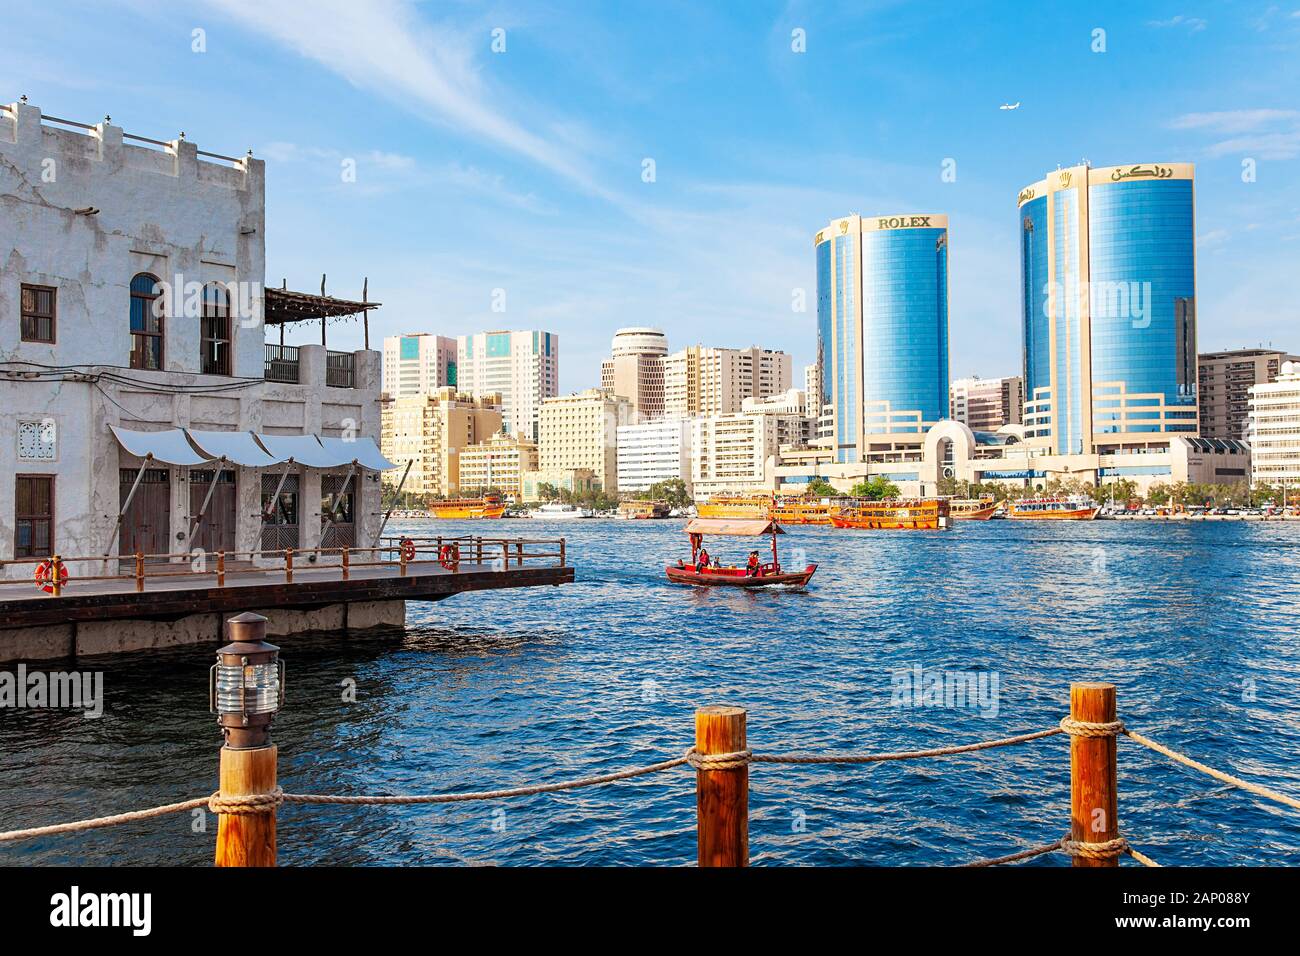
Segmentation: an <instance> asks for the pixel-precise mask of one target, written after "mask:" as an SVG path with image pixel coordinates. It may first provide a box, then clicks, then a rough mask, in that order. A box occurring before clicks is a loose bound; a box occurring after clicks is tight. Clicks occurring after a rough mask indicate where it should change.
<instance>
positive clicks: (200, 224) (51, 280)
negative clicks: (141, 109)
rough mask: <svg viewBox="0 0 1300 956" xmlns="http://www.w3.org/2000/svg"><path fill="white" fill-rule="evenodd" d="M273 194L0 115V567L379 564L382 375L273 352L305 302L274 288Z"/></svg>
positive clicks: (305, 350)
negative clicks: (302, 551) (104, 559)
mask: <svg viewBox="0 0 1300 956" xmlns="http://www.w3.org/2000/svg"><path fill="white" fill-rule="evenodd" d="M51 170H53V171H55V174H54V175H46V174H47V173H48V172H50V171H51ZM264 183H265V180H264V166H263V163H262V161H261V160H257V159H254V158H252V157H251V156H245V157H242V158H238V159H234V158H228V157H222V156H218V155H214V154H202V155H200V153H199V150H198V149H197V147H196V146H195V144H194V143H192V142H189V141H186V140H184V139H179V140H174V141H172V142H170V143H167V144H165V145H156V144H153V141H145V140H142V139H141V138H140V137H132V136H129V135H127V134H124V133H123V130H122V129H121V128H120V127H117V126H114V125H112V124H111V123H110V122H108V121H107V120H106V121H105V122H103V123H100V124H98V125H96V126H82V125H80V124H73V123H69V122H67V121H63V120H57V119H54V118H52V117H46V116H43V115H42V114H41V110H40V109H39V108H38V107H36V106H33V105H30V104H27V103H11V104H9V105H8V106H5V107H0V247H3V248H4V249H5V250H6V252H5V254H4V258H3V260H2V261H0V316H3V317H4V328H5V333H4V337H3V360H0V402H3V404H4V407H5V409H6V412H7V414H6V415H5V417H4V419H3V421H0V461H2V462H3V463H4V466H5V467H4V469H3V470H4V474H5V477H4V478H3V479H0V556H2V557H4V558H19V559H32V558H43V557H47V556H48V555H49V554H51V553H53V552H62V554H63V555H65V556H66V555H100V554H134V553H137V552H140V553H144V554H150V555H162V554H176V553H190V552H193V551H194V550H196V549H201V550H204V551H236V550H238V551H246V552H254V551H256V552H260V551H262V549H277V548H287V547H293V548H315V547H317V546H318V545H323V546H326V547H331V546H344V545H349V544H356V545H365V546H368V545H369V544H370V543H371V541H372V540H373V536H374V535H375V534H376V533H377V531H378V518H377V517H376V515H377V513H378V512H379V483H378V482H375V481H370V480H365V479H367V478H368V477H370V475H371V470H372V469H374V468H375V467H376V465H378V467H380V468H382V467H384V466H385V465H386V463H383V462H378V463H377V462H376V459H378V457H379V449H378V447H377V446H376V445H375V440H376V439H377V438H378V436H379V387H380V356H379V353H378V352H374V351H368V350H367V351H358V352H335V351H330V350H328V349H327V348H325V347H324V346H322V345H311V346H302V347H300V348H292V347H288V346H279V345H272V344H269V343H267V342H266V336H265V324H266V323H267V322H271V321H272V320H273V319H277V320H280V321H282V320H283V313H282V312H280V311H279V310H280V305H281V304H282V303H284V302H285V301H286V300H287V299H288V298H290V297H293V298H294V299H295V301H300V302H301V301H306V300H308V299H311V298H313V297H308V296H300V295H299V294H297V293H289V292H287V290H280V289H272V290H268V289H266V286H265V245H264V243H265V235H266V228H265V226H266V222H265V185H264ZM330 302H334V303H335V304H337V302H338V300H326V299H325V297H324V296H321V297H319V299H317V300H316V304H317V305H320V306H328V305H329V304H330ZM347 307H348V308H353V310H354V311H356V310H357V309H356V308H355V307H354V304H347ZM322 321H323V320H322ZM288 447H292V448H294V449H295V451H294V452H292V453H287V452H285V451H284V449H285V448H288ZM370 448H373V450H374V454H373V456H372V455H370V454H369V453H368V451H367V450H368V449H370ZM359 460H362V461H361V463H360V464H359V463H358V462H359ZM367 463H368V464H367ZM255 560H257V561H260V560H261V557H260V555H259V557H258V558H256V559H255ZM5 573H6V574H11V575H21V576H23V577H29V576H30V575H31V573H32V569H31V566H30V565H26V566H23V565H18V566H9V567H7V568H6V569H5ZM78 573H85V566H78V567H73V568H72V574H73V575H77V574H78Z"/></svg>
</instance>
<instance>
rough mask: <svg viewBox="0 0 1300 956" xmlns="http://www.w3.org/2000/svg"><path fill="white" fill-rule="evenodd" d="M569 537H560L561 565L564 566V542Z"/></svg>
mask: <svg viewBox="0 0 1300 956" xmlns="http://www.w3.org/2000/svg"><path fill="white" fill-rule="evenodd" d="M566 540H567V539H565V538H561V539H560V567H564V544H565V541H566Z"/></svg>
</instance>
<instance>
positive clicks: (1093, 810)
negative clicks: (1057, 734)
mask: <svg viewBox="0 0 1300 956" xmlns="http://www.w3.org/2000/svg"><path fill="white" fill-rule="evenodd" d="M1070 717H1071V719H1073V720H1077V721H1086V722H1088V723H1111V722H1112V721H1114V720H1115V685H1114V684H1097V683H1078V684H1071V685H1070ZM1118 836H1119V798H1118V791H1117V788H1116V771H1115V737H1114V736H1113V735H1112V736H1107V737H1075V736H1071V737H1070V839H1071V840H1072V841H1074V842H1076V843H1105V842H1106V841H1108V840H1113V839H1115V838H1116V837H1118ZM1071 861H1072V862H1071V865H1072V866H1081V867H1111V866H1119V857H1117V856H1112V857H1109V858H1107V859H1097V860H1093V859H1088V858H1086V857H1082V856H1076V857H1072V858H1071Z"/></svg>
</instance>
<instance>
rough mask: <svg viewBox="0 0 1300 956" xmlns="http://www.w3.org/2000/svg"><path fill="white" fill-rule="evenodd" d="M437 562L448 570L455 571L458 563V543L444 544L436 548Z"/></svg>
mask: <svg viewBox="0 0 1300 956" xmlns="http://www.w3.org/2000/svg"><path fill="white" fill-rule="evenodd" d="M438 563H439V564H441V565H442V566H443V567H444V568H446V569H447V570H448V571H455V570H456V566H457V565H458V564H460V545H457V544H444V545H443V546H442V547H441V548H439V549H438Z"/></svg>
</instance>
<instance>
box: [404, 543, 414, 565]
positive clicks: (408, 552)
mask: <svg viewBox="0 0 1300 956" xmlns="http://www.w3.org/2000/svg"><path fill="white" fill-rule="evenodd" d="M402 560H403V561H407V562H410V561H414V560H415V542H414V541H412V540H411V539H410V538H403V539H402Z"/></svg>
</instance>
